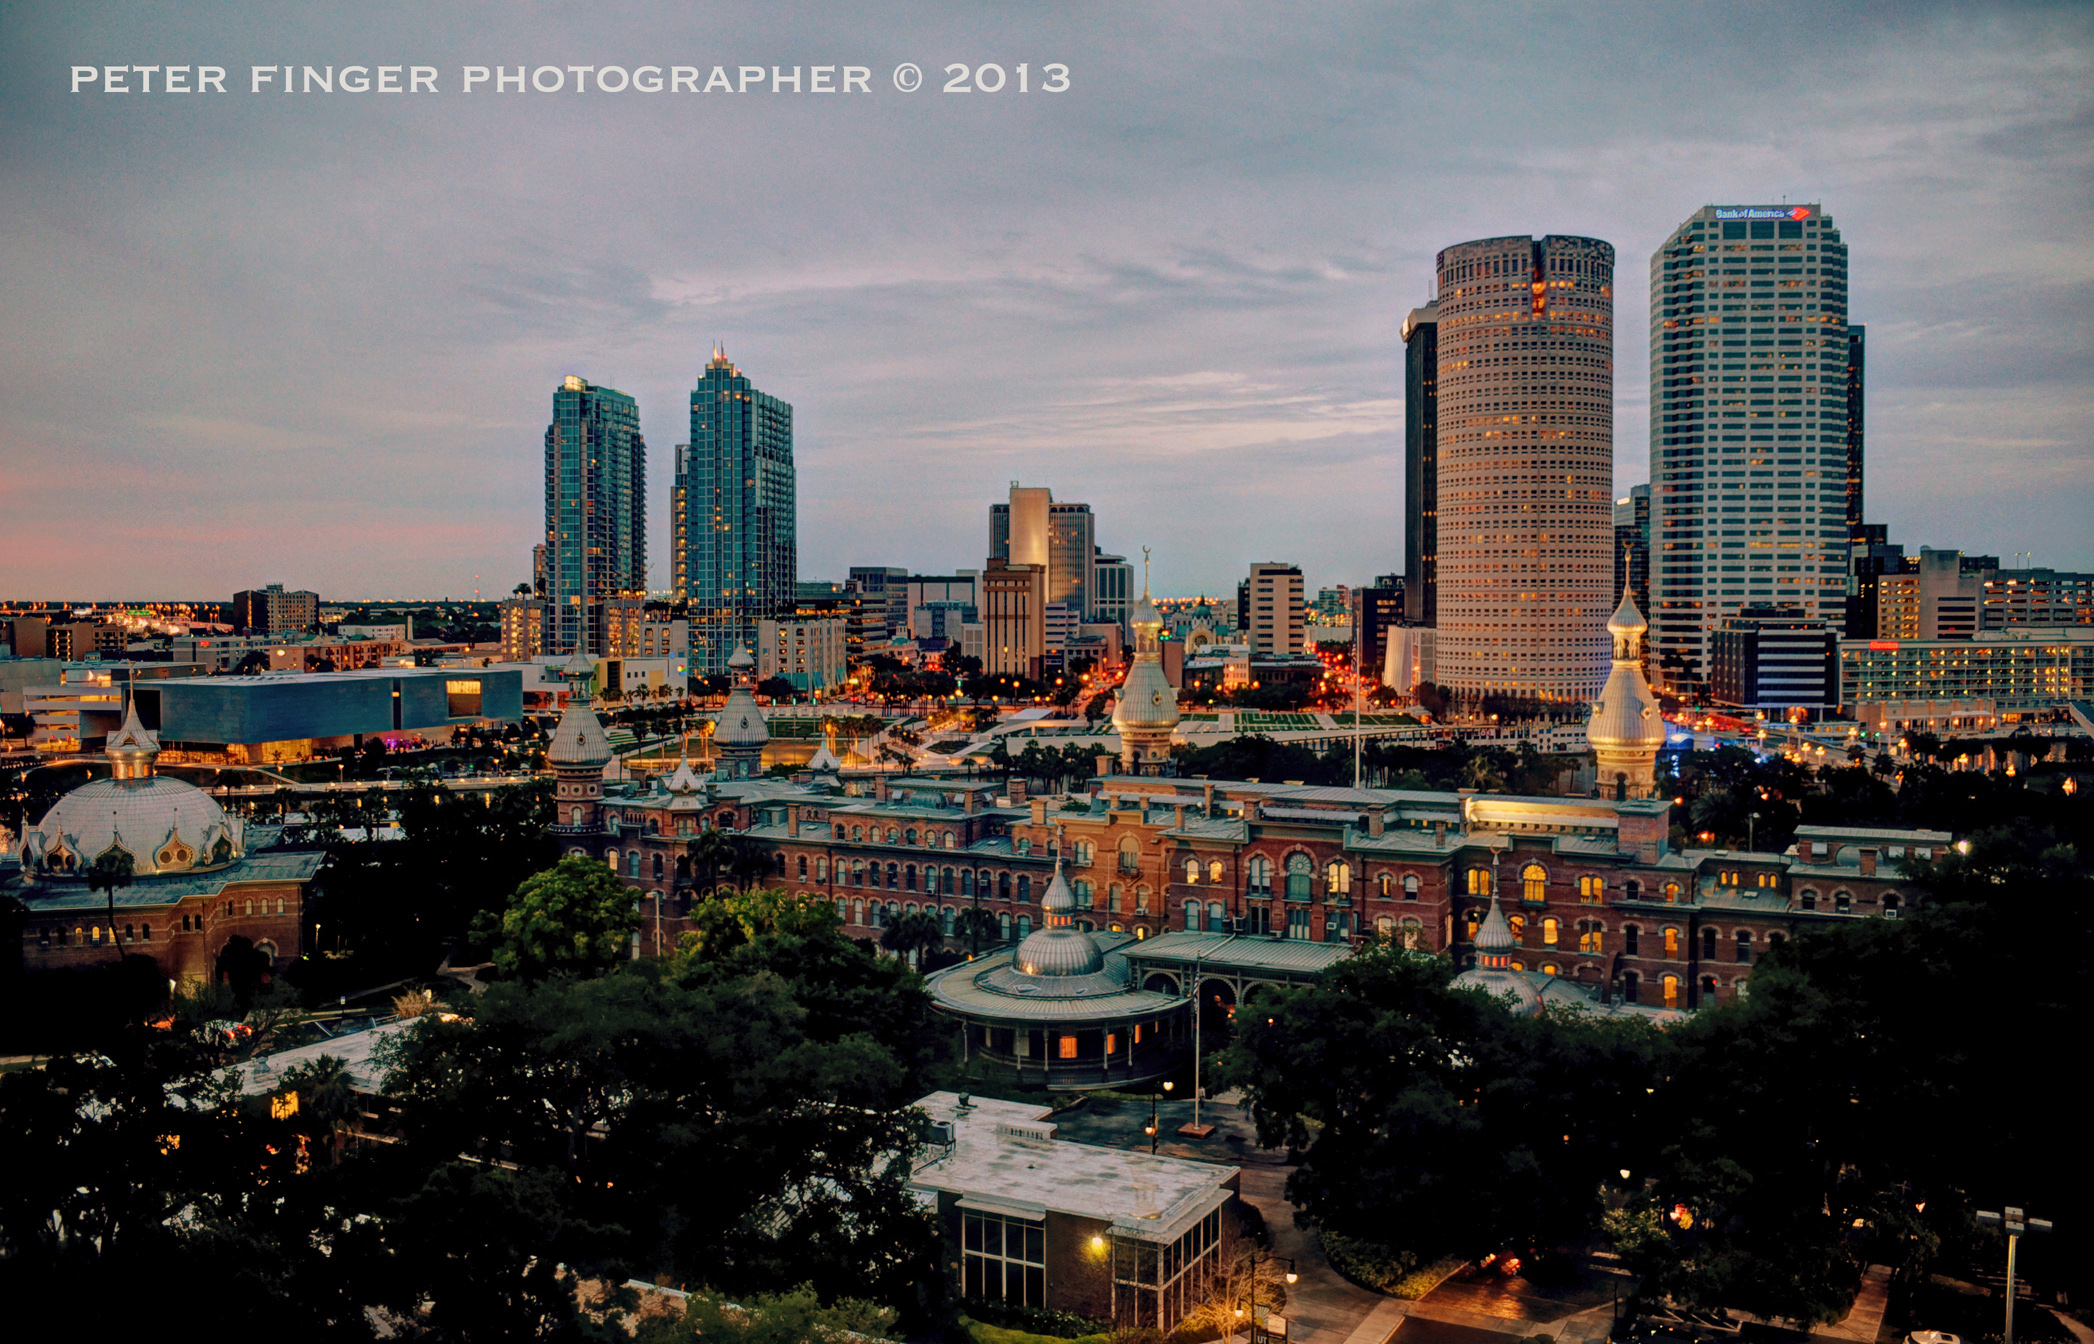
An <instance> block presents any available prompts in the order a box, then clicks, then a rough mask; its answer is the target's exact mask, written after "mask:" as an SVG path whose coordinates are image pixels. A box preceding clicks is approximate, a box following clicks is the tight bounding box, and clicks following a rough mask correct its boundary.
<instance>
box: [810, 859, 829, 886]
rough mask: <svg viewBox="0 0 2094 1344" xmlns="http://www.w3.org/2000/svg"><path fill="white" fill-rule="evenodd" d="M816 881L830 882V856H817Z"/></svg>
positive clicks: (815, 863)
mask: <svg viewBox="0 0 2094 1344" xmlns="http://www.w3.org/2000/svg"><path fill="white" fill-rule="evenodd" d="M814 880H815V881H817V882H827V881H828V880H829V856H828V855H826V854H817V855H815V856H814Z"/></svg>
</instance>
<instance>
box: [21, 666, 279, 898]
mask: <svg viewBox="0 0 2094 1344" xmlns="http://www.w3.org/2000/svg"><path fill="white" fill-rule="evenodd" d="M104 754H105V755H106V756H108V758H109V767H110V778H108V779H103V780H96V781H95V782H94V783H92V784H83V785H81V786H80V787H79V788H77V789H74V790H73V791H72V792H70V793H68V794H66V795H65V796H64V797H62V798H60V799H59V800H58V801H57V802H56V803H54V804H53V805H52V806H51V809H50V811H48V812H46V813H45V814H44V816H43V819H42V820H41V821H39V822H37V823H36V825H34V826H32V827H30V828H29V829H28V833H27V834H26V835H24V836H23V838H22V867H23V869H24V871H26V872H27V873H29V874H30V875H32V876H39V875H41V876H49V877H68V876H70V877H78V876H81V875H83V874H85V873H86V871H87V870H88V868H90V867H91V866H93V864H94V862H95V860H96V859H99V858H101V857H102V855H104V854H107V853H110V852H111V851H121V852H123V853H125V854H128V855H130V856H131V871H132V873H133V874H134V875H135V876H138V877H155V876H162V875H165V874H169V873H194V872H208V871H210V870H212V869H214V868H226V867H230V866H231V865H232V864H234V863H236V862H238V861H239V860H240V859H241V858H242V857H243V856H244V855H245V854H246V846H245V843H244V832H243V829H242V827H241V825H240V823H239V822H238V821H236V820H234V819H233V818H231V817H228V816H227V815H226V813H225V809H224V808H222V807H220V806H219V805H218V803H217V800H216V799H214V798H212V797H211V795H209V794H207V793H205V792H204V791H203V790H202V789H199V788H197V787H196V786H195V785H194V784H190V783H187V782H185V781H183V780H179V779H173V778H170V777H168V776H166V775H156V774H154V773H153V763H154V761H155V759H156V758H157V757H158V756H159V754H160V743H159V741H158V739H156V738H155V737H154V736H153V734H152V733H150V732H148V731H147V730H146V728H145V726H144V725H143V724H141V723H140V722H139V721H138V707H137V706H136V705H135V704H134V705H132V706H131V708H130V710H129V711H128V712H127V713H126V714H125V715H124V723H123V727H121V728H119V729H118V730H117V731H116V732H115V733H114V734H112V735H111V737H110V738H109V743H108V746H107V747H106V748H105V749H104Z"/></svg>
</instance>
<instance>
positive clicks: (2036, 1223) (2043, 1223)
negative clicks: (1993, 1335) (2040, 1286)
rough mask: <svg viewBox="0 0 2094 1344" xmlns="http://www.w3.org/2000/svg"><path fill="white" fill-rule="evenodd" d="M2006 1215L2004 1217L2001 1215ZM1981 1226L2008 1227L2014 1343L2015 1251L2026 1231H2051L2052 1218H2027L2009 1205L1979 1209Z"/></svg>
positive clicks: (2009, 1307)
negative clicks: (1995, 1209) (1993, 1209)
mask: <svg viewBox="0 0 2094 1344" xmlns="http://www.w3.org/2000/svg"><path fill="white" fill-rule="evenodd" d="M2002 1214H2004V1215H2005V1216H2004V1217H2002V1216H2001V1215H2002ZM1978 1225H1979V1226H1980V1227H2004V1228H2006V1229H2007V1336H2006V1344H2014V1251H2015V1248H2016V1247H2017V1246H2018V1245H2019V1244H2020V1242H2021V1234H2022V1233H2024V1232H2048V1231H2050V1219H2048V1218H2026V1217H2024V1216H2023V1215H2022V1211H2021V1210H2020V1209H2017V1208H2013V1207H2011V1206H2009V1207H2008V1208H2005V1209H2002V1210H2000V1211H1999V1212H1998V1213H1995V1212H1993V1211H1991V1210H1989V1209H1980V1210H1978Z"/></svg>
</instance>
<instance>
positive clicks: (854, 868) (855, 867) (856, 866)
mask: <svg viewBox="0 0 2094 1344" xmlns="http://www.w3.org/2000/svg"><path fill="white" fill-rule="evenodd" d="M851 885H852V886H854V887H862V886H864V885H865V861H864V860H863V859H852V860H851Z"/></svg>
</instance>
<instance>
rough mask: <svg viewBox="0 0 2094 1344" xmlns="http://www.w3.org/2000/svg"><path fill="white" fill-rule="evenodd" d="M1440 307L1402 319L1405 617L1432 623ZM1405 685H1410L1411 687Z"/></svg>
mask: <svg viewBox="0 0 2094 1344" xmlns="http://www.w3.org/2000/svg"><path fill="white" fill-rule="evenodd" d="M1439 412H1440V307H1439V304H1438V302H1437V301H1435V302H1433V303H1428V304H1426V305H1425V306H1424V307H1423V308H1413V309H1411V314H1410V316H1409V317H1406V318H1405V319H1403V578H1404V587H1403V618H1404V620H1405V621H1406V622H1407V623H1409V624H1411V625H1431V624H1432V623H1433V622H1434V621H1435V620H1436V619H1438V617H1439V594H1438V593H1437V592H1436V591H1435V590H1434V589H1435V581H1436V578H1437V571H1438V568H1439V560H1440V445H1439ZM1403 689H1405V690H1408V689H1410V688H1409V687H1404V688H1403Z"/></svg>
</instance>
